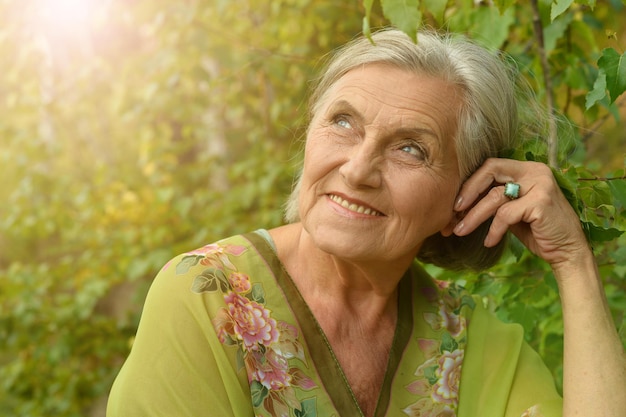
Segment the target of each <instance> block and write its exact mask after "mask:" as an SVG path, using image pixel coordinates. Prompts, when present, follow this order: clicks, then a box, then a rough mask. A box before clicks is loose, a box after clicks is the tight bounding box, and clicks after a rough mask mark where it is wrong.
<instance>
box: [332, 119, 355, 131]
mask: <svg viewBox="0 0 626 417" xmlns="http://www.w3.org/2000/svg"><path fill="white" fill-rule="evenodd" d="M335 123H337V124H338V125H339V126H340V127H343V128H344V129H351V128H352V125H351V124H350V122H349V121H347V120H346V119H343V118H339V119H337V121H336V122H335Z"/></svg>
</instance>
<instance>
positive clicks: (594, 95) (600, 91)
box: [585, 68, 606, 110]
mask: <svg viewBox="0 0 626 417" xmlns="http://www.w3.org/2000/svg"><path fill="white" fill-rule="evenodd" d="M604 97H606V73H605V72H604V70H603V69H602V68H600V71H598V77H597V78H596V81H595V82H594V83H593V90H591V91H590V92H588V93H587V96H586V98H585V110H589V109H590V108H591V107H593V105H594V104H596V103H597V102H598V101H600V100H602V99H604Z"/></svg>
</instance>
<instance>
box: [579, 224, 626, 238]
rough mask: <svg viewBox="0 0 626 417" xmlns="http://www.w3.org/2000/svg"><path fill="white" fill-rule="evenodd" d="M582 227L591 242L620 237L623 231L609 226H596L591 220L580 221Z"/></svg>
mask: <svg viewBox="0 0 626 417" xmlns="http://www.w3.org/2000/svg"><path fill="white" fill-rule="evenodd" d="M582 224H583V229H584V230H585V232H586V233H587V236H588V237H589V240H591V241H592V242H609V241H611V240H613V239H616V238H618V237H620V236H621V235H622V234H623V233H624V232H623V231H622V230H619V229H615V228H612V227H609V228H607V229H605V228H603V227H600V226H596V225H595V224H593V223H591V222H582Z"/></svg>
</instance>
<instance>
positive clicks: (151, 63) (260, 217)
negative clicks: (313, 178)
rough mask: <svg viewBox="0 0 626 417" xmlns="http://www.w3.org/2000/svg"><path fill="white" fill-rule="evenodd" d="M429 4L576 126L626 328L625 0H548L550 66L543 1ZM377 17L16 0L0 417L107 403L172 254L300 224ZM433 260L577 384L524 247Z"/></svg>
mask: <svg viewBox="0 0 626 417" xmlns="http://www.w3.org/2000/svg"><path fill="white" fill-rule="evenodd" d="M396 3H399V2H397V1H393V0H390V1H387V2H383V4H382V5H381V4H379V3H378V2H377V3H375V4H374V5H373V7H372V9H371V11H370V12H369V13H368V14H370V16H369V22H370V25H371V26H372V27H375V26H380V25H384V24H388V23H389V20H391V21H393V22H394V23H396V20H394V17H393V16H394V15H393V13H392V12H390V11H389V10H390V9H389V7H390V6H393V5H395V4H396ZM407 3H411V2H410V1H409V2H407ZM417 3H418V2H415V7H416V10H419V11H420V13H421V17H422V18H423V20H424V23H425V24H428V25H430V26H434V27H437V28H441V27H445V28H450V29H452V30H454V31H460V32H465V33H467V34H469V35H470V36H472V37H474V38H476V39H478V40H479V41H481V42H484V43H485V44H487V45H488V46H491V47H499V48H502V49H504V50H506V51H507V52H508V53H510V54H511V55H512V56H513V57H514V58H515V59H516V60H517V61H518V62H519V63H520V68H521V70H522V72H523V74H524V75H525V76H526V77H527V78H528V80H529V82H531V84H532V85H533V86H534V88H535V89H536V91H537V94H538V96H539V98H540V99H541V100H545V99H546V98H547V96H548V95H549V94H547V93H552V94H553V96H554V98H555V110H557V111H558V113H559V114H562V115H563V116H564V117H565V118H567V119H568V120H570V121H571V122H572V123H573V124H572V126H573V128H572V129H570V130H573V133H572V134H570V135H569V136H568V137H567V139H566V140H563V141H562V142H560V143H559V171H560V172H561V173H562V174H563V178H564V181H565V182H567V184H568V186H569V187H570V189H571V190H572V193H573V195H575V196H577V197H578V199H579V206H580V207H579V208H580V209H581V216H582V218H583V220H585V221H587V222H589V224H592V225H593V226H594V227H595V230H596V238H597V239H596V240H597V242H596V243H595V244H594V247H595V248H596V250H597V253H598V259H599V262H600V264H601V269H602V273H603V275H604V277H605V281H606V288H607V294H608V296H609V301H610V304H611V308H612V311H613V312H614V316H615V320H616V323H617V325H618V326H621V329H622V330H621V331H622V335H623V336H624V340H626V335H624V333H625V332H624V326H623V312H624V311H626V295H625V294H624V293H625V291H624V289H625V282H626V281H625V278H624V276H625V274H626V245H624V243H625V241H624V237H623V236H622V237H619V238H618V239H614V237H617V235H619V230H623V229H624V224H625V223H626V221H625V218H624V205H625V204H626V201H625V200H626V184H624V156H625V146H624V145H625V143H626V138H625V132H624V130H625V129H624V126H623V123H622V122H621V120H622V119H621V118H622V117H623V116H624V115H625V112H624V107H625V103H624V96H621V97H619V98H618V99H617V100H615V98H616V97H611V98H612V99H614V100H613V102H612V103H611V101H610V100H609V97H604V98H602V99H601V100H598V102H597V103H595V105H594V106H592V107H591V108H589V109H587V108H586V94H587V92H588V91H590V90H592V89H593V86H594V83H595V82H596V79H597V76H598V65H597V63H596V61H597V59H598V58H599V57H600V55H601V51H602V49H603V48H606V47H611V48H615V49H616V50H617V51H618V52H619V53H620V54H622V53H623V52H624V49H623V48H624V45H626V33H625V32H624V27H625V24H626V17H625V14H626V11H625V6H624V3H623V1H619V0H617V1H598V2H597V4H596V1H593V2H590V1H581V2H561V3H568V4H567V5H566V6H565V9H564V12H563V13H561V14H559V15H558V16H556V17H555V16H554V15H553V14H554V8H553V5H552V3H551V2H550V1H539V2H538V4H537V5H538V7H539V9H538V10H539V13H540V18H541V24H540V26H542V27H543V29H544V30H545V33H544V35H545V42H546V44H545V45H544V50H545V51H546V56H547V58H548V60H549V64H550V69H549V72H548V73H546V72H542V71H543V69H542V67H541V62H540V57H541V55H540V53H539V52H538V49H537V47H538V46H537V45H538V44H537V42H536V36H535V35H536V30H537V27H536V26H533V22H532V13H533V11H532V9H531V7H530V5H531V3H533V2H532V1H530V2H526V1H524V2H515V1H505V2H502V1H496V2H495V3H496V6H499V7H496V6H494V5H492V4H491V3H490V2H480V1H441V0H439V1H437V0H430V1H422V2H421V3H420V5H419V8H418V6H417ZM517 3H521V4H517ZM591 3H593V4H591ZM382 6H384V8H383V7H382ZM591 6H594V7H593V8H592V7H591ZM365 14H366V8H365V7H364V6H363V4H362V3H361V2H360V1H334V0H241V1H229V0H213V1H200V0H185V1H178V2H171V1H165V0H74V1H72V0H57V1H53V0H23V1H20V0H0V415H3V416H89V417H97V416H103V415H104V406H105V403H106V395H107V392H108V390H109V388H110V386H111V383H112V381H113V378H114V377H115V375H116V373H117V372H118V370H119V367H120V366H121V364H122V362H123V360H124V358H125V357H126V355H127V354H128V351H129V349H130V346H131V345H132V340H133V336H134V333H135V330H136V326H137V323H138V320H139V315H140V313H141V306H142V304H143V299H144V297H145V294H146V291H147V289H148V287H149V285H150V282H151V280H152V278H153V277H154V275H155V274H156V272H157V271H158V270H159V269H160V268H161V266H162V265H163V264H165V263H166V262H167V261H168V260H169V259H170V258H171V257H173V256H174V255H176V254H178V253H181V252H185V251H188V250H191V249H194V248H196V247H199V246H202V245H204V244H206V243H209V242H211V241H213V240H216V239H218V238H221V237H225V236H228V235H232V234H235V233H239V232H246V231H249V230H253V229H256V228H259V227H265V228H270V227H273V226H276V225H279V224H281V222H282V205H283V203H284V201H285V199H286V197H287V195H288V193H289V191H290V187H291V184H292V177H293V174H294V172H295V171H296V169H297V165H298V161H299V158H300V155H299V151H300V146H301V144H300V142H301V139H302V137H303V134H304V127H305V124H306V95H307V89H308V86H309V82H310V80H312V79H313V78H314V77H315V75H316V73H317V70H318V69H319V64H320V60H321V59H322V58H323V57H324V55H325V54H326V53H327V52H329V51H330V50H332V49H333V48H335V47H336V46H338V45H341V44H343V43H344V42H345V41H347V40H348V39H351V38H352V37H354V36H356V35H358V34H359V33H360V32H361V30H362V24H363V17H364V16H365ZM551 14H552V15H551ZM620 48H621V49H620ZM546 78H549V79H550V80H551V81H552V87H553V88H552V90H550V92H547V91H546V90H545V83H544V81H545V79H546ZM620 113H621V116H620ZM544 148H545V147H544V146H543V145H542V146H538V147H537V144H535V145H534V147H533V149H532V152H534V153H535V154H542V152H543V151H544ZM432 271H433V273H436V274H438V275H440V276H441V277H442V278H447V279H453V280H456V281H458V282H461V283H464V284H465V285H466V286H468V287H469V288H470V289H471V290H473V291H475V292H477V293H480V294H482V295H483V296H484V297H485V302H486V303H487V304H489V305H490V306H491V308H492V309H493V310H494V311H495V312H496V314H498V315H499V316H500V317H501V318H503V319H504V320H510V321H517V322H520V323H522V325H523V326H524V327H525V329H526V331H527V335H528V339H529V341H530V342H531V343H532V344H533V346H534V347H535V348H536V349H537V350H539V351H540V353H541V354H542V356H543V357H544V359H545V360H546V362H547V363H548V365H549V366H550V368H551V369H552V370H553V372H554V374H555V378H556V380H557V384H560V355H561V350H562V342H561V335H562V330H561V327H560V326H561V322H560V310H559V305H558V294H557V293H556V290H555V286H554V280H553V277H551V275H550V272H549V270H547V268H546V267H545V265H543V264H542V263H541V262H539V261H538V260H537V259H535V258H534V257H533V256H531V255H530V254H529V253H527V252H525V251H523V250H521V249H520V248H519V247H518V246H517V245H516V243H515V242H512V245H511V249H510V250H509V251H508V252H507V255H506V256H505V257H504V258H503V260H502V262H501V263H500V264H499V265H498V266H497V267H495V268H494V269H493V270H491V271H487V272H485V273H483V274H475V275H470V274H458V273H457V274H449V273H447V272H445V271H438V270H436V269H434V268H433V270H432Z"/></svg>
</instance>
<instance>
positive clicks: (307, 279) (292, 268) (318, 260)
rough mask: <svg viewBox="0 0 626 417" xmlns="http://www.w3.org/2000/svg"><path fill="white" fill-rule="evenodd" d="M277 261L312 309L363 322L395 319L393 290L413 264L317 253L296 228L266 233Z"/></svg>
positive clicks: (300, 230) (314, 246) (291, 226)
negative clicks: (362, 259)
mask: <svg viewBox="0 0 626 417" xmlns="http://www.w3.org/2000/svg"><path fill="white" fill-rule="evenodd" d="M270 233H271V234H272V237H273V239H274V241H275V243H276V247H277V251H278V257H279V259H280V260H281V261H282V263H283V265H284V266H285V268H286V269H287V272H289V274H290V275H291V277H292V279H293V280H294V282H295V283H296V286H297V287H298V289H299V290H300V292H301V293H302V294H303V297H304V298H305V300H306V301H307V303H308V304H309V305H310V306H311V308H315V306H318V307H322V306H321V304H323V305H324V306H323V308H321V309H320V310H326V311H328V314H333V313H339V312H341V314H351V313H352V314H354V315H355V316H358V317H360V319H361V321H364V322H367V321H370V320H376V319H380V318H382V317H385V316H387V317H388V316H389V315H392V316H395V313H396V307H397V286H398V283H399V282H400V280H401V279H402V276H403V275H404V273H405V271H406V270H407V269H408V268H409V266H410V263H411V261H412V258H411V259H406V260H403V261H395V262H376V261H355V260H347V259H342V258H341V257H339V256H336V255H333V254H329V253H326V252H324V251H322V250H320V249H319V248H318V247H317V246H316V245H315V243H314V242H313V241H312V239H311V237H310V236H309V235H308V233H307V232H306V231H305V230H304V229H303V228H302V227H301V225H300V224H293V225H288V226H284V227H282V228H278V229H274V230H272V231H270Z"/></svg>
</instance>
